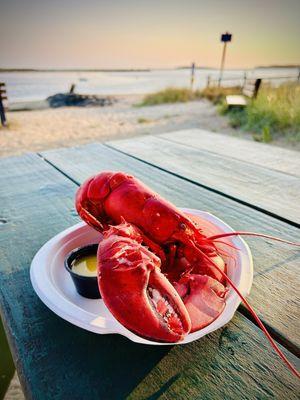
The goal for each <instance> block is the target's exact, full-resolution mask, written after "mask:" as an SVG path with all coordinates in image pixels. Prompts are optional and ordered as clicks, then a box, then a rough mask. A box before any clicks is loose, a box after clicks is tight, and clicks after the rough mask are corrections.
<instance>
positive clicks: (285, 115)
mask: <svg viewBox="0 0 300 400" xmlns="http://www.w3.org/2000/svg"><path fill="white" fill-rule="evenodd" d="M219 111H220V113H222V114H226V115H228V117H229V121H230V124H231V126H233V127H236V128H241V129H243V130H248V131H251V132H253V133H254V139H256V140H260V141H263V142H270V141H271V140H272V136H273V135H286V136H288V138H289V139H290V140H292V141H300V84H299V83H296V82H290V83H284V84H282V85H280V86H279V87H272V86H270V85H263V86H262V88H261V90H260V91H259V93H258V96H257V98H256V99H254V100H251V101H249V104H248V105H247V107H245V108H244V109H231V110H229V109H227V108H226V107H225V106H224V103H222V102H221V103H220V105H219Z"/></svg>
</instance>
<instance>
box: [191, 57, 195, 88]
mask: <svg viewBox="0 0 300 400" xmlns="http://www.w3.org/2000/svg"><path fill="white" fill-rule="evenodd" d="M194 80H195V63H192V66H191V90H193V88H194Z"/></svg>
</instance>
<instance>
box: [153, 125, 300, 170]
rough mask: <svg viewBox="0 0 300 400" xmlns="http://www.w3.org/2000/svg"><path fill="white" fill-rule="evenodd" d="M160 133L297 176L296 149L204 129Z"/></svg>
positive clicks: (179, 141) (297, 158)
mask: <svg viewBox="0 0 300 400" xmlns="http://www.w3.org/2000/svg"><path fill="white" fill-rule="evenodd" d="M159 136H160V137H162V138H164V139H168V140H171V141H173V142H176V143H181V144H185V145H189V146H191V147H193V148H195V149H199V150H207V151H210V152H212V153H216V154H220V155H222V156H227V157H230V158H235V159H237V160H241V161H243V162H248V163H252V164H256V165H260V166H262V167H265V168H270V169H274V170H275V171H281V172H285V173H287V174H291V175H295V176H300V157H299V153H298V152H297V151H293V150H288V149H283V148H281V147H276V146H272V145H269V144H264V143H257V142H252V141H250V140H245V139H240V138H237V137H232V136H229V135H224V134H221V133H215V132H209V131H206V130H203V129H187V130H181V131H175V132H169V133H164V134H162V135H159Z"/></svg>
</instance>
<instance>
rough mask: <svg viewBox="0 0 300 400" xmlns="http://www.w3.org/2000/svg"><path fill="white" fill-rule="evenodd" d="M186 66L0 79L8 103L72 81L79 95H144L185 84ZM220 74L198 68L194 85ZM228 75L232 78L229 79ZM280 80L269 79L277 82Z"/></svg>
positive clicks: (235, 74) (40, 96)
mask: <svg viewBox="0 0 300 400" xmlns="http://www.w3.org/2000/svg"><path fill="white" fill-rule="evenodd" d="M244 73H245V71H244V70H227V71H225V72H224V75H223V76H224V78H226V79H227V80H226V81H224V84H227V85H229V84H234V83H242V80H243V76H244ZM190 74H191V73H190V70H189V69H177V70H176V69H173V70H151V71H139V72H134V71H132V72H131V71H130V72H9V73H0V82H5V83H6V87H7V93H8V99H9V101H10V102H18V101H33V100H44V99H46V98H47V97H48V96H51V95H53V94H55V93H61V92H66V91H68V90H69V88H70V86H71V84H72V83H74V84H75V85H76V89H75V90H76V92H77V93H82V94H97V95H118V94H145V93H150V92H154V91H157V90H160V89H163V88H166V87H168V86H176V87H188V86H189V85H190ZM297 74H298V69H297V68H263V69H254V70H248V71H247V75H248V76H249V77H265V78H266V79H267V78H271V77H276V76H279V77H281V76H290V77H296V76H297ZM208 75H210V76H211V77H212V78H213V79H217V78H218V76H219V72H218V70H212V69H201V70H196V73H195V83H194V87H195V88H203V87H205V86H206V82H207V76H208ZM229 78H231V79H232V80H231V81H230V80H228V79H229ZM282 81H283V80H282V79H278V80H274V79H273V80H272V82H273V83H277V84H278V83H280V82H282Z"/></svg>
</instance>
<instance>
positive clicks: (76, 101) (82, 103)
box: [47, 92, 116, 108]
mask: <svg viewBox="0 0 300 400" xmlns="http://www.w3.org/2000/svg"><path fill="white" fill-rule="evenodd" d="M47 101H48V103H49V106H50V107H53V108H57V107H66V106H77V107H86V106H101V107H104V106H110V105H112V104H113V103H114V102H115V101H116V100H115V99H113V98H111V97H98V96H91V95H83V94H77V93H72V92H71V93H57V94H55V95H53V96H50V97H48V98H47Z"/></svg>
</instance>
